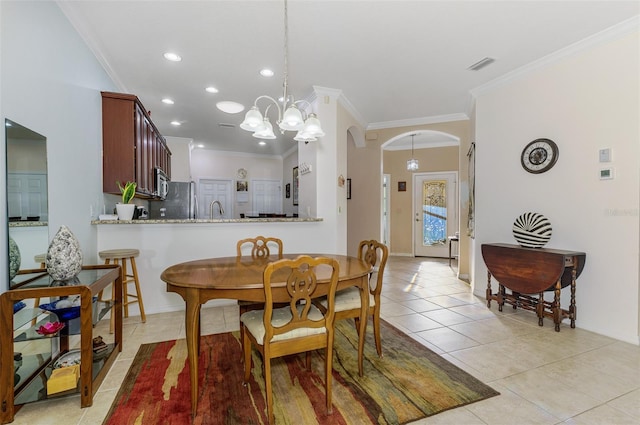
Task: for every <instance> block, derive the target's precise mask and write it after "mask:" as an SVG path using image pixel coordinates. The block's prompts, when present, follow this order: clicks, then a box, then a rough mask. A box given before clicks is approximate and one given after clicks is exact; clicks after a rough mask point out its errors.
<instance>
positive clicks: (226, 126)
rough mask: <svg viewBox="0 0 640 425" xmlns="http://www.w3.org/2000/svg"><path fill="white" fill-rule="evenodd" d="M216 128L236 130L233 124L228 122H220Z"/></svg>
mask: <svg viewBox="0 0 640 425" xmlns="http://www.w3.org/2000/svg"><path fill="white" fill-rule="evenodd" d="M218 127H223V128H236V125H235V124H231V123H228V122H221V123H220V124H218Z"/></svg>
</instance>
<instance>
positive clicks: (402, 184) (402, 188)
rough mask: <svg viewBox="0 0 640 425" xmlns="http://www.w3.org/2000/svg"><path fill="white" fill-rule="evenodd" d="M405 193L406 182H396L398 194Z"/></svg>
mask: <svg viewBox="0 0 640 425" xmlns="http://www.w3.org/2000/svg"><path fill="white" fill-rule="evenodd" d="M406 191H407V182H398V192H406Z"/></svg>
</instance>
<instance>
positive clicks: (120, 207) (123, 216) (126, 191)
mask: <svg viewBox="0 0 640 425" xmlns="http://www.w3.org/2000/svg"><path fill="white" fill-rule="evenodd" d="M116 184H117V185H118V188H119V189H120V193H122V203H120V202H118V203H117V204H116V211H117V212H118V220H131V219H132V218H133V212H134V210H135V208H136V206H135V205H134V204H132V203H131V200H132V199H133V197H134V196H135V194H136V183H135V182H127V183H125V185H124V186H123V185H121V184H120V182H116Z"/></svg>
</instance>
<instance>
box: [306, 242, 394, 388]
mask: <svg viewBox="0 0 640 425" xmlns="http://www.w3.org/2000/svg"><path fill="white" fill-rule="evenodd" d="M388 256H389V250H388V249H387V246H386V245H384V244H383V243H380V242H378V241H376V240H368V241H362V242H360V244H359V245H358V259H360V260H364V261H365V262H366V263H367V264H369V265H370V266H371V267H372V270H373V271H372V273H371V274H370V275H369V311H368V312H367V317H369V316H372V317H373V336H374V340H375V344H376V351H377V352H378V356H380V357H382V341H381V338H380V292H381V291H382V280H383V274H384V268H385V266H386V264H387V258H388ZM335 302H336V307H335V309H336V313H335V320H336V321H337V320H340V319H354V321H355V325H356V329H358V327H359V325H360V323H359V322H360V312H361V303H362V301H361V300H360V289H358V288H357V287H355V286H351V287H349V288H346V289H342V290H340V291H338V292H336V300H335ZM314 303H315V304H316V306H317V307H318V308H320V310H323V311H324V310H326V309H327V308H328V301H327V299H326V298H320V299H318V300H314ZM358 373H359V374H360V376H362V374H363V358H362V357H361V356H358Z"/></svg>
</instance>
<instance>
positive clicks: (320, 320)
mask: <svg viewBox="0 0 640 425" xmlns="http://www.w3.org/2000/svg"><path fill="white" fill-rule="evenodd" d="M339 271H340V265H339V263H338V261H337V260H336V259H332V258H326V257H317V258H312V257H310V256H308V255H301V256H299V257H298V258H296V259H293V260H291V259H282V260H278V261H275V262H271V263H269V264H268V265H267V266H266V268H265V270H264V273H263V285H264V295H265V304H264V310H252V311H248V312H246V313H244V314H243V315H242V316H241V317H240V321H241V326H242V328H243V330H244V332H243V351H244V371H245V373H244V381H245V384H246V383H248V382H249V378H250V377H251V349H252V346H255V347H256V349H257V350H258V351H259V352H260V354H261V355H262V360H263V371H264V381H265V392H266V398H267V415H268V418H269V423H273V421H274V419H275V418H274V413H273V393H272V386H271V359H272V358H277V357H282V356H285V355H290V354H298V353H306V356H307V358H306V366H307V369H308V370H310V369H311V351H312V350H317V349H321V348H324V349H325V355H324V358H325V365H324V366H325V394H326V407H327V413H328V414H330V413H331V411H332V405H331V374H332V371H333V320H334V298H335V291H336V287H337V285H338V275H339ZM318 281H321V283H318ZM327 281H328V283H325V282H327ZM274 291H278V301H282V302H284V301H286V300H287V298H288V299H289V302H288V304H287V305H286V306H285V307H280V308H274ZM326 291H328V292H326ZM324 292H326V293H327V307H328V308H327V309H326V311H325V312H322V311H320V310H319V309H318V308H317V307H316V306H315V305H313V303H312V302H311V300H312V298H314V296H316V294H318V295H319V293H324ZM275 307H277V305H276V306H275Z"/></svg>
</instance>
